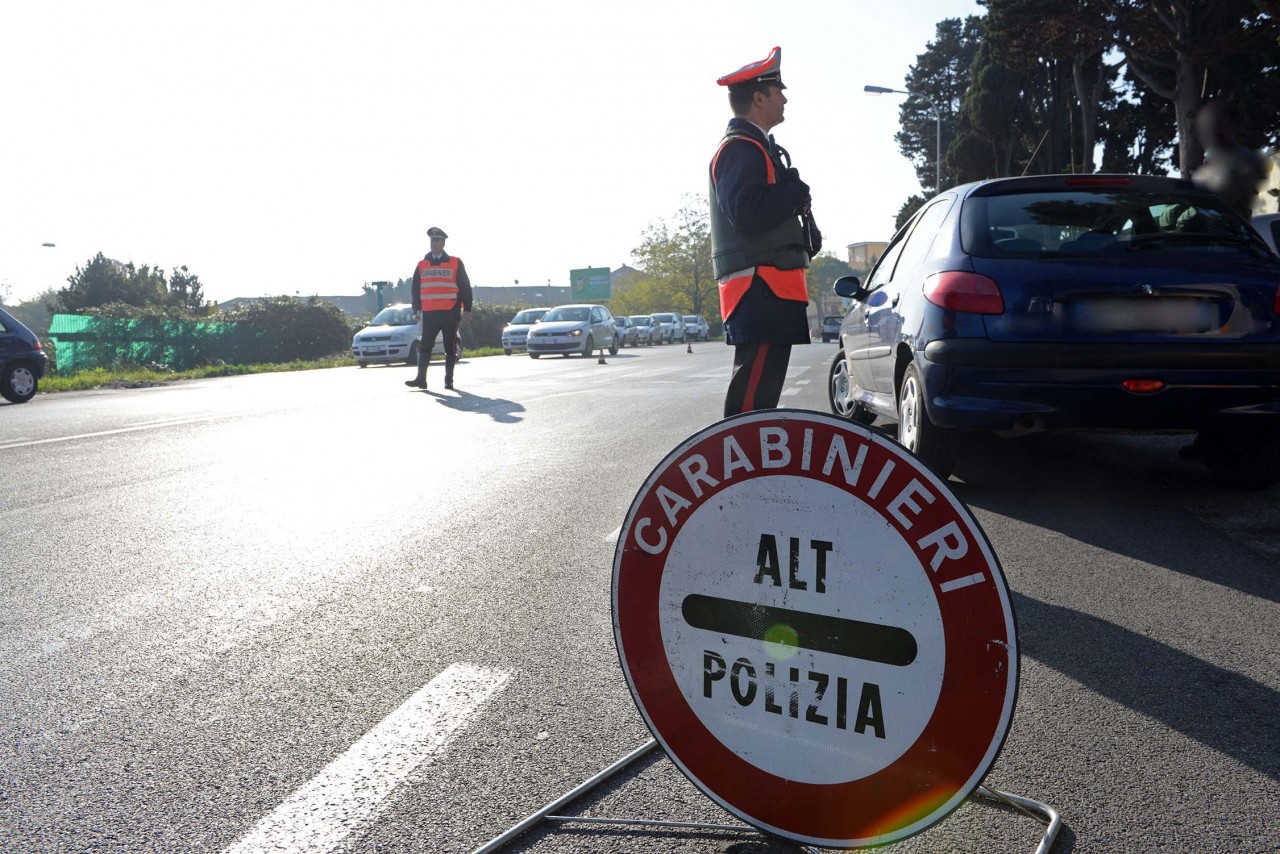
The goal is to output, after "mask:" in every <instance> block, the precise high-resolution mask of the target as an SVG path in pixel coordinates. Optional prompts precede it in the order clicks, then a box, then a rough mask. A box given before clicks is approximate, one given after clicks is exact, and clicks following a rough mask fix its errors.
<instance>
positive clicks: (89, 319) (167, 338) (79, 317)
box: [49, 314, 243, 374]
mask: <svg viewBox="0 0 1280 854" xmlns="http://www.w3.org/2000/svg"><path fill="white" fill-rule="evenodd" d="M237 326H238V324H235V323H212V322H208V323H205V322H201V323H192V322H186V321H179V320H164V319H161V318H151V317H146V318H135V319H125V318H113V317H95V316H93V315H86V314H55V315H54V316H53V320H52V322H51V323H50V324H49V337H50V338H52V339H53V342H54V354H55V360H56V366H57V371H58V373H60V374H73V373H75V372H77V371H85V370H91V369H93V368H110V367H113V366H116V365H122V364H128V365H139V366H149V365H164V366H167V367H169V368H172V369H173V370H175V371H184V370H187V369H188V368H194V367H197V366H199V365H207V364H211V363H213V362H216V361H224V362H235V361H237V359H236V354H237V351H238V350H239V349H241V342H240V338H242V337H243V336H242V335H241V334H237V333H238V330H237Z"/></svg>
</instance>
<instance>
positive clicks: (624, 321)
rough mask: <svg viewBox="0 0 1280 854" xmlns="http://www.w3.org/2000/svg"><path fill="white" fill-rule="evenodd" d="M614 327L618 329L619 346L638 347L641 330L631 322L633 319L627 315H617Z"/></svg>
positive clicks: (614, 319) (614, 318)
mask: <svg viewBox="0 0 1280 854" xmlns="http://www.w3.org/2000/svg"><path fill="white" fill-rule="evenodd" d="M613 325H614V326H616V327H618V346H619V347H625V346H627V345H628V344H630V345H631V346H632V347H634V346H636V344H637V342H638V339H639V338H640V329H639V328H638V327H637V326H636V325H635V324H634V323H633V322H632V321H631V318H629V317H627V316H626V315H625V314H615V315H614V316H613Z"/></svg>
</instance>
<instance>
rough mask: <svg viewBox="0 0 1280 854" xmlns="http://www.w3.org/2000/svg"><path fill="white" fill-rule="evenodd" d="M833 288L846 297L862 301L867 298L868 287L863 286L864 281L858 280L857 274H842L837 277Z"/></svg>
mask: <svg viewBox="0 0 1280 854" xmlns="http://www.w3.org/2000/svg"><path fill="white" fill-rule="evenodd" d="M831 289H832V290H833V291H835V292H836V293H837V294H838V295H840V296H842V297H844V298H845V299H852V300H858V301H859V302H861V301H862V300H864V299H866V298H867V289H866V288H864V287H863V286H862V282H860V281H858V277H857V276H841V277H840V278H838V279H836V283H835V284H834V285H833V286H832V287H831Z"/></svg>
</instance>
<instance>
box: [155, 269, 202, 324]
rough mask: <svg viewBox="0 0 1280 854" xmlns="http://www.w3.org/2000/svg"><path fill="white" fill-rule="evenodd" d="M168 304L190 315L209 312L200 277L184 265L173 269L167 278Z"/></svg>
mask: <svg viewBox="0 0 1280 854" xmlns="http://www.w3.org/2000/svg"><path fill="white" fill-rule="evenodd" d="M161 275H162V276H163V274H161ZM169 304H170V305H173V306H177V307H178V308H182V309H185V310H187V311H189V312H191V313H192V314H208V313H209V311H210V306H209V305H208V304H206V303H205V301H204V290H203V288H202V287H201V285H200V277H199V276H197V275H196V274H195V273H192V272H191V271H190V270H188V269H187V265H186V264H183V265H182V266H181V267H174V268H173V275H172V276H170V277H169Z"/></svg>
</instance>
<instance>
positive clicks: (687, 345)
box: [684, 341, 693, 353]
mask: <svg viewBox="0 0 1280 854" xmlns="http://www.w3.org/2000/svg"><path fill="white" fill-rule="evenodd" d="M684 351H685V352H686V353H692V352H693V342H692V341H686V342H684Z"/></svg>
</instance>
